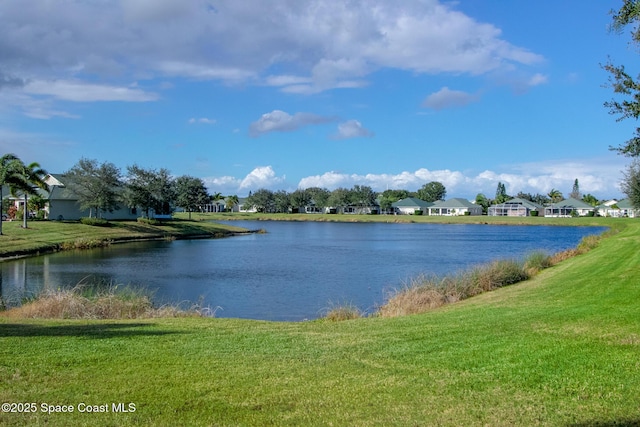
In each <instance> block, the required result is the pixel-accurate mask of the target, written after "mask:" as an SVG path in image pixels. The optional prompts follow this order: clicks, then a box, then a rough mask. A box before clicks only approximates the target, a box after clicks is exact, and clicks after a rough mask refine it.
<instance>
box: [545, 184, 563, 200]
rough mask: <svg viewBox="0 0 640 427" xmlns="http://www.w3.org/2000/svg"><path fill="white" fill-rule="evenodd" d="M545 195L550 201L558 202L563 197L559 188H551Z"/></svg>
mask: <svg viewBox="0 0 640 427" xmlns="http://www.w3.org/2000/svg"><path fill="white" fill-rule="evenodd" d="M547 196H548V197H549V199H551V203H558V202H559V201H561V200H562V199H563V198H564V196H563V195H562V193H561V192H560V190H556V189H555V188H552V189H551V191H549V193H548V194H547Z"/></svg>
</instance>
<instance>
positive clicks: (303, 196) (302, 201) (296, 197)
mask: <svg viewBox="0 0 640 427" xmlns="http://www.w3.org/2000/svg"><path fill="white" fill-rule="evenodd" d="M289 198H290V202H291V206H292V207H293V208H294V209H300V208H303V207H305V206H307V205H308V204H310V203H311V194H309V192H307V190H303V189H300V188H298V189H297V190H295V191H294V192H293V193H291V194H290V195H289Z"/></svg>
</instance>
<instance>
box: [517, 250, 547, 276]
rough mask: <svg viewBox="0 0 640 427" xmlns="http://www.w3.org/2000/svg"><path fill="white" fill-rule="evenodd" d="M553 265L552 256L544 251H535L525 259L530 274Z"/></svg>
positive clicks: (525, 265) (526, 268)
mask: <svg viewBox="0 0 640 427" xmlns="http://www.w3.org/2000/svg"><path fill="white" fill-rule="evenodd" d="M551 266H553V262H552V258H551V256H549V255H548V254H546V253H544V252H542V251H537V252H533V253H531V254H530V255H529V256H528V257H527V258H526V259H525V260H524V268H525V270H526V271H527V273H528V274H529V275H530V276H533V275H534V274H536V273H538V272H539V271H540V270H544V269H545V268H549V267H551Z"/></svg>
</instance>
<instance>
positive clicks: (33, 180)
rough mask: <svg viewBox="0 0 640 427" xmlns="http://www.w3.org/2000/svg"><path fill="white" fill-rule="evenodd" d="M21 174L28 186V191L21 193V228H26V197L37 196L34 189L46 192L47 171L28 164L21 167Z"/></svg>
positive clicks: (27, 204) (27, 203)
mask: <svg viewBox="0 0 640 427" xmlns="http://www.w3.org/2000/svg"><path fill="white" fill-rule="evenodd" d="M22 174H23V176H24V178H25V180H26V181H27V183H28V184H29V189H28V190H27V191H23V195H24V209H23V216H22V227H23V228H27V217H28V216H29V215H28V211H29V202H28V197H27V196H28V195H33V196H37V195H38V193H37V192H36V188H40V189H43V190H48V188H49V187H48V185H47V184H46V183H45V182H44V178H45V176H46V175H47V171H46V170H44V169H42V168H41V167H40V164H39V163H37V162H33V163H30V164H28V165H23V169H22Z"/></svg>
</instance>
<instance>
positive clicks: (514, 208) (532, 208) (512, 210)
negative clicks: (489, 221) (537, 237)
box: [487, 197, 544, 216]
mask: <svg viewBox="0 0 640 427" xmlns="http://www.w3.org/2000/svg"><path fill="white" fill-rule="evenodd" d="M532 212H537V213H536V214H534V215H540V216H542V215H544V206H542V205H539V204H537V203H533V202H531V201H529V200H525V199H521V198H519V197H516V198H513V199H510V200H507V201H506V202H504V203H500V204H497V205H491V206H489V209H488V211H487V215H489V216H532V215H531V213H532Z"/></svg>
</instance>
